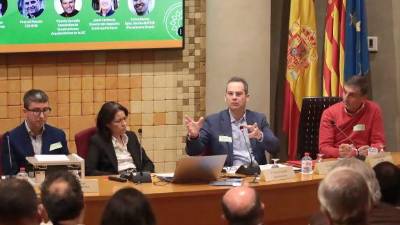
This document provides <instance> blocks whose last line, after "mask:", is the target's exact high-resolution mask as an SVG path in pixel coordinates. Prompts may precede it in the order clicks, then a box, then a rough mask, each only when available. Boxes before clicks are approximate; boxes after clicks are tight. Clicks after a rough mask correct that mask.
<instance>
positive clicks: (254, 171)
mask: <svg viewBox="0 0 400 225" xmlns="http://www.w3.org/2000/svg"><path fill="white" fill-rule="evenodd" d="M244 130H245V126H243V125H241V126H240V131H241V133H242V135H243V138H244V143H245V145H246V150H247V152H248V153H249V156H250V165H241V166H240V167H239V168H238V169H237V170H236V173H238V174H244V175H258V174H260V172H261V170H260V166H258V164H257V162H254V161H253V157H252V155H251V151H250V147H249V144H248V143H247V139H246V135H245V134H244Z"/></svg>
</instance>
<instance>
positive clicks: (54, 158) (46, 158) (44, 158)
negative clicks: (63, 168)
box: [35, 155, 69, 162]
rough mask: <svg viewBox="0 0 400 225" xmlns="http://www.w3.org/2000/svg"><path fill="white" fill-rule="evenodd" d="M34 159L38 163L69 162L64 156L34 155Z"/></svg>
mask: <svg viewBox="0 0 400 225" xmlns="http://www.w3.org/2000/svg"><path fill="white" fill-rule="evenodd" d="M35 158H36V160H37V161H39V162H54V161H57V162H65V161H69V159H68V157H67V156H66V155H35Z"/></svg>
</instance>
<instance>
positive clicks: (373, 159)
mask: <svg viewBox="0 0 400 225" xmlns="http://www.w3.org/2000/svg"><path fill="white" fill-rule="evenodd" d="M385 161H387V162H391V163H393V157H392V154H391V153H390V152H379V153H378V154H374V155H368V156H367V158H365V162H366V163H368V165H369V166H371V167H374V166H375V165H376V164H378V163H381V162H385Z"/></svg>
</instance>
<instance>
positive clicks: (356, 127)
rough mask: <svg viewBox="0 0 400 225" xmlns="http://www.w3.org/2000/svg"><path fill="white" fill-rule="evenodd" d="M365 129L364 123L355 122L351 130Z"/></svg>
mask: <svg viewBox="0 0 400 225" xmlns="http://www.w3.org/2000/svg"><path fill="white" fill-rule="evenodd" d="M364 130H365V124H357V125H355V126H354V127H353V131H364Z"/></svg>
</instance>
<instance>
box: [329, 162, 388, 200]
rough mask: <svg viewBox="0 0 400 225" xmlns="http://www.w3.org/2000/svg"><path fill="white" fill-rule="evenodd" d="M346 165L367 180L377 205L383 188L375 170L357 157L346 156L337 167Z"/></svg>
mask: <svg viewBox="0 0 400 225" xmlns="http://www.w3.org/2000/svg"><path fill="white" fill-rule="evenodd" d="M339 167H344V168H350V169H354V170H355V171H357V172H358V173H360V174H361V176H363V178H364V179H365V181H366V182H367V185H368V189H369V193H370V196H371V199H372V204H373V205H376V204H378V203H379V201H380V200H381V190H380V187H379V183H378V180H377V179H376V176H375V172H374V171H373V170H372V169H371V167H369V166H368V165H367V164H366V163H365V162H363V161H361V160H359V159H356V158H346V159H342V160H339V161H338V162H337V163H336V165H335V168H339Z"/></svg>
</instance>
